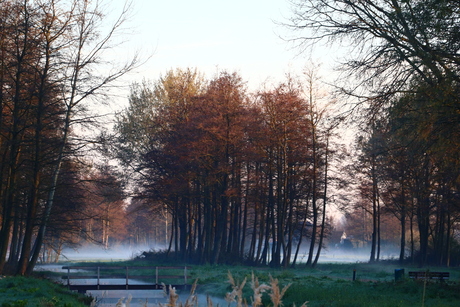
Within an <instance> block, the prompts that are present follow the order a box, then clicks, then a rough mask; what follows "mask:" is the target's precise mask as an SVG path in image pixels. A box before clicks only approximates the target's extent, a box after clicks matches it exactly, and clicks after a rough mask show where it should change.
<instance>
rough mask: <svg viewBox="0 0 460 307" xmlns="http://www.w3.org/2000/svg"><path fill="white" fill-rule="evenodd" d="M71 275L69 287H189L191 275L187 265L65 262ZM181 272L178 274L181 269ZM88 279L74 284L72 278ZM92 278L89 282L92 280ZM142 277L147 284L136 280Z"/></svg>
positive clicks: (68, 277) (65, 267)
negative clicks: (103, 281) (115, 280)
mask: <svg viewBox="0 0 460 307" xmlns="http://www.w3.org/2000/svg"><path fill="white" fill-rule="evenodd" d="M62 269H64V270H67V275H64V276H62V279H65V280H67V287H68V288H69V289H71V290H78V291H79V292H86V290H117V289H118V290H120V289H127V290H128V289H138V290H141V289H162V288H163V286H162V285H163V284H165V285H167V286H169V285H171V286H173V287H185V288H186V287H187V285H188V281H189V280H190V276H189V275H188V269H189V268H188V267H186V266H162V267H160V266H63V267H62ZM178 271H179V272H181V273H180V274H178V273H177V272H178ZM83 279H85V280H87V282H86V283H85V284H74V283H71V280H83ZM103 279H124V280H125V283H124V284H114V283H110V284H104V283H102V282H101V280H103ZM88 281H89V282H88ZM134 281H142V282H143V284H135V283H133V282H134Z"/></svg>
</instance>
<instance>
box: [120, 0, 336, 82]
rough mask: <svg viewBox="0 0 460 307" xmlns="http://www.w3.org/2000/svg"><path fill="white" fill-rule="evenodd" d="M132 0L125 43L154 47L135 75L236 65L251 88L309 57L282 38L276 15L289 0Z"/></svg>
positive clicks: (281, 17) (282, 16)
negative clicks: (131, 28)
mask: <svg viewBox="0 0 460 307" xmlns="http://www.w3.org/2000/svg"><path fill="white" fill-rule="evenodd" d="M133 2H134V10H133V18H132V20H131V24H132V25H133V26H134V28H135V30H136V32H137V34H136V35H133V36H131V38H130V43H129V45H125V48H126V46H129V48H133V49H136V48H140V49H142V50H143V51H144V53H148V52H152V51H153V56H152V58H151V59H150V60H149V61H148V63H146V64H145V65H144V66H143V67H142V68H141V69H139V70H138V74H137V75H136V76H132V78H133V80H139V79H142V78H145V79H150V80H155V79H157V78H158V77H159V76H160V75H161V74H164V73H165V72H166V71H167V70H169V69H171V68H186V67H196V68H197V69H198V70H199V71H201V72H204V73H205V74H206V76H207V77H212V76H213V74H214V73H215V72H216V71H218V70H227V71H231V72H233V71H237V72H239V73H240V75H241V76H242V77H243V79H244V80H245V81H247V82H248V85H249V89H250V90H255V89H257V88H258V87H259V86H260V85H261V84H262V83H263V82H264V81H266V80H267V79H268V80H269V82H278V81H280V80H283V78H284V75H285V74H286V73H287V72H299V71H301V68H302V67H303V66H305V65H306V63H307V61H308V58H309V55H308V54H303V55H300V56H299V55H298V50H297V49H292V48H291V47H292V46H290V45H289V44H288V43H287V42H285V41H283V40H282V39H281V38H280V36H283V35H285V34H286V28H284V27H282V26H280V25H277V24H276V23H275V21H277V22H283V21H287V18H288V17H289V16H290V6H289V1H288V0H265V1H263V0H233V1H222V0H194V1H191V0H162V1H159V0H134V1H133ZM121 3H123V0H116V1H113V2H111V5H121ZM317 58H318V57H316V59H317ZM326 60H327V59H326ZM320 61H321V62H323V63H324V62H325V59H324V58H321V59H320Z"/></svg>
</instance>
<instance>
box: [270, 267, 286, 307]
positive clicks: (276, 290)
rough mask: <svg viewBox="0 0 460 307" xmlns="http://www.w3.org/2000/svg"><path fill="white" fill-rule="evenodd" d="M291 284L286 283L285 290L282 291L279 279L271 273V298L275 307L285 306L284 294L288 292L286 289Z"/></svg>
mask: <svg viewBox="0 0 460 307" xmlns="http://www.w3.org/2000/svg"><path fill="white" fill-rule="evenodd" d="M290 286H291V284H288V285H286V286H285V287H284V288H283V290H281V291H280V287H279V285H278V279H276V278H273V277H272V276H271V275H270V288H271V293H270V294H269V295H270V299H271V300H272V303H273V307H278V306H283V302H282V299H283V295H284V294H285V293H286V290H287V289H288V288H289V287H290Z"/></svg>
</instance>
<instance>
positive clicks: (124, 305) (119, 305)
mask: <svg viewBox="0 0 460 307" xmlns="http://www.w3.org/2000/svg"><path fill="white" fill-rule="evenodd" d="M132 298H133V297H132V295H131V294H130V295H129V296H128V298H127V299H126V303H124V302H123V301H124V300H125V298H124V297H122V298H121V299H119V300H118V302H117V304H116V305H115V306H116V307H129V304H130V303H131V300H132Z"/></svg>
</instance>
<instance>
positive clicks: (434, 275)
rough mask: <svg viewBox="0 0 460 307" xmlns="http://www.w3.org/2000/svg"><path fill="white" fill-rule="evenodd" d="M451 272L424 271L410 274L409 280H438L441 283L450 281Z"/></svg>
mask: <svg viewBox="0 0 460 307" xmlns="http://www.w3.org/2000/svg"><path fill="white" fill-rule="evenodd" d="M449 275H450V274H449V272H430V271H422V272H409V278H412V279H436V280H440V281H444V280H447V279H449Z"/></svg>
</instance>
